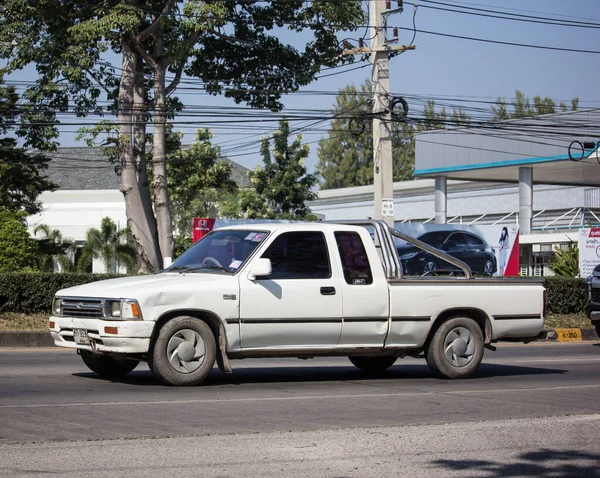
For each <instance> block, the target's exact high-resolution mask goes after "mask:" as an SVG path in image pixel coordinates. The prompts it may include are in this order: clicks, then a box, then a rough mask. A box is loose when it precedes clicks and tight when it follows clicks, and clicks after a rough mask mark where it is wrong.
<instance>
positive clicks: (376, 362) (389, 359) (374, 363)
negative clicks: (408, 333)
mask: <svg viewBox="0 0 600 478" xmlns="http://www.w3.org/2000/svg"><path fill="white" fill-rule="evenodd" d="M348 358H349V359H350V362H352V364H353V365H354V366H355V367H357V368H359V369H361V370H364V371H365V372H370V373H377V372H383V371H384V370H387V369H388V368H390V367H391V366H392V365H394V364H395V363H396V360H398V357H395V356H393V355H383V356H378V357H377V356H376V357H365V356H362V355H355V356H351V357H348Z"/></svg>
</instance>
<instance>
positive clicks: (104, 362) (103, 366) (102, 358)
mask: <svg viewBox="0 0 600 478" xmlns="http://www.w3.org/2000/svg"><path fill="white" fill-rule="evenodd" d="M79 354H80V355H81V358H82V359H83V363H85V364H86V365H87V367H88V368H89V369H90V370H91V371H92V372H95V373H97V374H98V375H100V376H102V377H122V376H123V375H127V374H128V373H129V372H131V371H132V370H133V369H134V368H136V367H137V366H138V364H139V363H140V362H139V360H129V359H128V360H117V359H116V358H113V357H108V356H106V355H101V354H95V353H92V352H90V351H88V350H80V351H79Z"/></svg>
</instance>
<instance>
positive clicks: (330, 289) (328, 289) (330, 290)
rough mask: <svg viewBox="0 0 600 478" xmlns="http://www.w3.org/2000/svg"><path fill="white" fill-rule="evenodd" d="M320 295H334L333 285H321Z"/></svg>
mask: <svg viewBox="0 0 600 478" xmlns="http://www.w3.org/2000/svg"><path fill="white" fill-rule="evenodd" d="M321 295H335V287H321Z"/></svg>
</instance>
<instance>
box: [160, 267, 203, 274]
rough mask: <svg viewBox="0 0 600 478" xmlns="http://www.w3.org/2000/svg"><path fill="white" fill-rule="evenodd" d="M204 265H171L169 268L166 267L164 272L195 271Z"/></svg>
mask: <svg viewBox="0 0 600 478" xmlns="http://www.w3.org/2000/svg"><path fill="white" fill-rule="evenodd" d="M202 268H203V267H202V266H195V267H190V266H175V267H169V268H168V269H165V270H164V271H163V272H179V273H180V274H181V273H182V272H193V271H197V270H198V269H202Z"/></svg>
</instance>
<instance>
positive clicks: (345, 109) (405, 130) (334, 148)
mask: <svg viewBox="0 0 600 478" xmlns="http://www.w3.org/2000/svg"><path fill="white" fill-rule="evenodd" d="M371 96H372V93H371V84H370V82H369V81H366V82H365V83H363V84H362V85H361V87H360V91H359V90H357V88H356V87H355V86H354V85H348V86H346V87H345V88H342V89H341V90H339V94H338V95H337V97H336V104H335V109H334V119H333V120H332V121H331V123H330V127H329V137H327V138H323V139H321V140H320V141H319V146H318V150H317V154H318V158H319V161H318V164H317V172H318V173H319V175H320V176H321V177H322V178H323V181H322V183H321V188H322V189H332V188H342V187H349V186H361V185H365V184H373V128H372V120H371V117H370V113H371V109H372V102H371ZM391 127H392V128H391V129H392V157H393V168H394V181H405V180H409V179H412V178H413V170H414V161H415V153H414V147H415V145H414V138H413V127H412V126H411V125H410V124H408V123H406V122H404V121H394V122H393V123H392V125H391Z"/></svg>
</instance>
